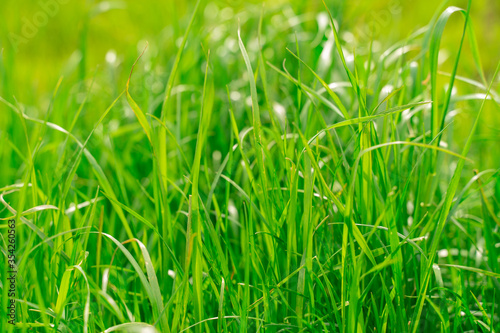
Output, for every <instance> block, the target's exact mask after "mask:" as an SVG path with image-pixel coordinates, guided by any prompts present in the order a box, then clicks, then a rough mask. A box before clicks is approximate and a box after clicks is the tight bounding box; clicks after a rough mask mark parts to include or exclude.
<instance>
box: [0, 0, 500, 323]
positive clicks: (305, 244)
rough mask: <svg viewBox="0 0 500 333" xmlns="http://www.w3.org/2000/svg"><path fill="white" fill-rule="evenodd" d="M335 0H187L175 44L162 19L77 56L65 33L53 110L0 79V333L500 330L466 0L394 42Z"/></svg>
mask: <svg viewBox="0 0 500 333" xmlns="http://www.w3.org/2000/svg"><path fill="white" fill-rule="evenodd" d="M336 4H337V3H336ZM337 5H338V4H337ZM337 5H335V6H330V4H325V5H324V6H323V5H322V4H321V3H320V2H319V3H318V4H317V6H316V5H315V6H311V7H310V8H309V7H308V8H309V11H308V12H307V13H304V14H302V15H292V14H291V12H290V11H291V9H290V7H289V6H287V5H286V4H285V3H283V4H277V5H275V6H273V5H270V6H261V5H260V4H259V5H251V4H248V5H247V6H246V7H244V9H240V10H239V12H238V13H237V15H234V11H233V9H231V11H226V12H224V10H226V9H220V10H219V8H218V7H217V6H216V7H213V6H214V3H210V4H206V3H205V1H198V2H197V3H196V4H194V3H193V4H192V6H188V7H189V11H190V12H189V13H188V14H187V16H186V17H185V18H178V21H176V22H175V24H174V26H175V29H176V30H175V31H174V30H172V31H171V30H166V32H164V33H168V34H170V33H172V35H174V34H175V36H176V39H175V43H174V44H175V45H174V46H175V47H171V48H169V50H170V51H172V50H174V51H175V52H170V53H168V54H163V53H162V50H163V49H162V47H161V46H160V45H161V42H162V41H163V38H164V35H163V33H160V34H159V35H158V36H157V37H155V38H152V39H150V40H148V42H149V43H145V42H144V43H139V44H138V45H137V50H136V52H135V53H132V54H126V55H122V54H118V55H117V54H116V53H115V52H114V51H110V52H108V56H106V65H105V66H104V68H101V67H99V68H97V69H93V71H89V70H88V68H86V67H85V63H84V62H85V59H87V60H88V59H91V58H92V57H93V56H94V55H93V54H92V49H91V48H88V46H86V45H85V47H83V46H81V47H80V49H79V50H78V54H79V55H80V58H79V59H80V60H78V61H76V62H75V63H72V64H71V65H68V66H69V67H68V68H69V69H68V68H66V70H68V71H69V72H68V73H70V74H69V75H68V76H69V78H66V77H64V78H63V77H62V78H61V79H60V80H59V81H58V82H57V85H56V86H55V88H54V91H53V92H52V93H51V95H50V102H49V103H44V102H40V100H42V98H41V97H40V99H37V98H35V99H34V100H36V101H38V102H37V103H39V104H36V103H35V104H34V105H33V104H29V103H24V101H22V100H18V99H17V98H16V97H15V96H12V95H11V94H10V93H9V92H12V91H17V90H18V89H20V88H18V87H13V86H11V85H12V84H13V82H16V81H15V79H14V78H11V77H9V76H5V79H2V80H3V81H2V83H3V85H4V88H2V89H3V90H0V91H2V93H3V94H4V95H2V96H0V104H1V110H2V112H4V114H3V115H2V119H3V120H4V121H3V122H2V126H1V128H0V137H1V139H2V149H1V150H0V155H1V156H2V160H3V161H4V162H2V163H3V166H2V170H3V172H2V178H1V179H3V180H5V183H4V184H0V187H1V188H0V192H1V195H0V202H1V203H2V210H1V211H2V218H3V220H2V224H0V228H1V229H2V233H1V234H2V236H1V237H2V238H1V239H0V249H1V250H2V256H1V259H0V264H1V265H2V279H1V280H0V283H1V284H0V288H1V289H2V294H1V295H2V296H1V300H2V301H1V303H2V304H1V309H0V314H1V316H2V320H1V324H0V325H2V326H0V331H2V332H4V331H5V332H17V331H20V332H30V331H36V332H38V331H40V332H54V331H58V332H114V331H125V332H154V331H158V332H437V331H440V332H493V331H498V330H500V320H499V314H498V313H499V311H500V309H499V308H498V301H499V300H500V298H499V292H500V284H499V281H498V279H499V278H500V267H499V262H498V254H499V247H500V245H499V244H500V242H499V233H498V228H499V227H500V215H499V212H500V182H499V176H500V175H499V172H498V170H500V169H498V168H499V167H500V165H499V161H500V160H499V159H498V157H497V152H496V150H497V147H498V141H499V136H498V129H496V128H495V124H497V123H498V119H499V117H498V112H499V111H500V108H499V102H500V97H499V95H498V93H499V92H498V90H499V85H498V82H499V78H498V71H499V70H500V63H499V60H500V59H499V57H498V55H493V54H487V53H484V52H483V51H482V49H481V47H480V46H481V44H480V43H478V40H479V38H477V32H476V30H475V27H476V26H478V25H479V26H480V27H481V31H483V30H484V27H483V26H482V22H476V21H474V20H473V17H474V15H473V13H474V10H475V7H474V3H472V1H469V3H468V6H467V7H464V8H458V7H453V6H450V4H447V3H443V5H442V6H441V7H440V8H439V9H438V11H437V12H436V13H435V14H434V16H433V18H432V19H431V21H430V22H428V21H424V22H421V26H424V28H419V29H417V27H415V28H414V29H411V30H412V31H413V32H412V33H411V34H409V35H408V36H407V37H406V38H405V39H402V40H400V41H398V42H395V43H393V44H392V45H390V44H389V43H388V41H387V40H385V39H384V35H383V34H382V35H381V36H376V37H375V36H372V38H371V41H370V42H367V43H363V42H362V39H359V40H357V39H355V37H353V36H354V35H353V34H351V35H349V34H350V31H349V29H348V28H349V25H348V24H347V25H343V24H340V25H339V22H341V21H340V14H339V12H337V11H336V10H337V9H338V6H337ZM466 5H467V4H466ZM211 6H212V7H211ZM345 6H349V3H348V2H346V3H345ZM96 8H97V9H99V8H100V7H96ZM227 8H229V7H227ZM97 9H96V10H97ZM101 9H102V8H101ZM330 10H331V12H330ZM98 14H100V12H96V14H95V15H98ZM469 14H470V15H469ZM454 19H456V20H459V19H460V20H461V21H460V24H461V29H460V33H459V35H458V36H459V37H460V38H458V39H455V40H451V41H450V40H447V41H446V43H444V42H443V40H444V39H445V38H446V36H447V34H448V33H449V29H448V28H446V27H447V26H448V22H449V21H450V20H454ZM284 22H286V24H285V23H284ZM454 22H455V21H454ZM87 23H88V24H91V23H90V18H89V21H88V22H87ZM292 23H293V24H292ZM151 24H153V23H151ZM281 24H282V26H281ZM454 24H456V22H455V23H454ZM172 29H174V28H172ZM173 31H174V32H173ZM83 39H84V38H83V37H82V40H83ZM443 44H445V45H446V48H445V47H443ZM82 45H83V44H82ZM9 52H10V50H7V51H6V55H5V57H4V56H2V58H1V60H2V65H1V68H7V67H8V66H9V63H11V62H14V61H15V60H14V59H15V56H13V55H12V54H11V53H9ZM165 59H167V60H165ZM485 59H487V63H488V64H491V63H495V64H496V63H498V65H497V66H496V67H494V68H493V69H492V68H491V66H483V63H484V62H485V61H484V60H485ZM82 63H83V65H82ZM464 64H465V65H464ZM82 66H83V67H82ZM463 67H466V70H464V69H463ZM71 68H72V69H71ZM2 73H3V72H2ZM5 73H8V71H6V72H5ZM125 73H126V75H125ZM121 79H123V80H121ZM127 79H128V80H127ZM35 94H36V93H35ZM104 104H107V105H105V106H103V105H104ZM8 219H15V220H16V221H17V229H16V233H17V239H16V241H17V251H16V260H17V265H18V267H17V270H18V272H19V275H18V278H17V281H16V283H17V294H16V297H15V298H16V304H17V308H16V310H17V319H16V325H15V326H13V325H11V324H8V323H7V322H6V319H7V317H6V316H5V315H6V313H5V309H6V308H7V302H8V301H9V299H10V298H9V296H8V289H7V288H6V286H7V285H8V281H7V274H4V272H6V269H4V268H5V267H7V258H8V255H9V252H8V247H7V242H6V240H7V236H6V234H7V225H5V224H3V222H4V221H6V220H8ZM4 231H5V232H4Z"/></svg>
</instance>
